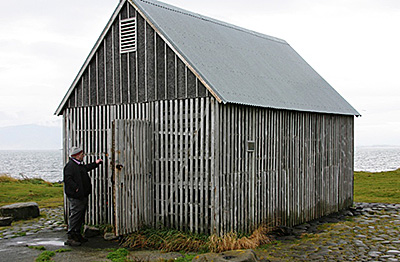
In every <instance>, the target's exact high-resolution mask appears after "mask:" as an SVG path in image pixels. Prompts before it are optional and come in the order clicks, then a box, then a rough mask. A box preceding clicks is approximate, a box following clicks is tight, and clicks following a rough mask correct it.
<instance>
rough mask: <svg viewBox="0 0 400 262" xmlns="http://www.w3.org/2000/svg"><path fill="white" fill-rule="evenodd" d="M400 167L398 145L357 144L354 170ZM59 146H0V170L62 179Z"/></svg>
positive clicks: (29, 176)
mask: <svg viewBox="0 0 400 262" xmlns="http://www.w3.org/2000/svg"><path fill="white" fill-rule="evenodd" d="M398 168H400V146H373V147H356V148H355V153H354V170H355V171H368V172H381V171H389V170H396V169H398ZM62 169H63V163H62V150H0V174H7V175H9V176H11V177H15V178H20V179H22V178H42V179H44V180H46V181H49V182H60V181H62V179H63V178H62Z"/></svg>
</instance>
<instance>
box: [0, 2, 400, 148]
mask: <svg viewBox="0 0 400 262" xmlns="http://www.w3.org/2000/svg"><path fill="white" fill-rule="evenodd" d="M165 2H167V3H169V4H172V5H176V6H178V7H181V8H184V9H188V10H190V11H193V12H196V13H200V14H203V15H207V16H210V17H213V18H216V19H219V20H222V21H226V22H229V23H232V24H235V25H238V26H242V27H245V28H247V29H250V30H254V31H257V32H260V33H264V34H267V35H271V36H274V37H278V38H281V39H284V40H286V41H287V42H288V43H289V44H290V45H291V46H292V47H293V48H294V49H295V50H296V51H297V52H298V53H299V54H300V55H301V56H302V57H303V58H304V59H305V60H306V61H307V62H308V63H309V64H310V65H311V66H312V67H313V68H314V69H315V70H316V71H317V72H318V73H319V74H320V75H321V76H322V77H323V78H325V79H326V80H327V81H328V82H329V83H330V84H331V85H332V86H333V87H334V88H335V89H336V90H337V91H338V92H339V93H340V94H341V95H342V96H343V97H344V98H345V99H346V100H347V101H348V102H349V103H350V104H352V105H353V107H355V108H356V109H357V110H358V111H359V112H360V113H361V114H362V117H361V118H357V119H355V123H356V130H355V132H356V133H355V136H356V145H382V144H386V145H400V137H399V134H400V117H399V116H400V81H399V80H398V78H399V77H398V75H399V71H400V70H399V69H400V66H399V61H400V52H399V46H400V34H399V33H398V26H399V25H400V1H398V0H352V1H348V0H335V1H321V0H285V1H282V0H280V1H277V0H273V1H268V0H247V1H244V0H230V1H225V0H223V1H221V0H219V1H215V0H165ZM118 3H119V1H117V0H115V1H113V0H107V1H105V0H103V1H99V0H85V1H78V0H70V1H60V0H46V1H45V0H35V1H32V0H30V1H28V0H20V1H1V2H0V88H1V94H0V127H2V126H10V125H20V124H41V125H51V126H60V125H61V117H56V116H54V115H53V114H54V111H55V110H56V108H57V106H58V105H59V103H60V102H61V100H62V98H63V96H64V95H65V93H66V92H67V90H68V88H69V87H70V85H71V83H72V81H73V79H74V78H75V76H76V74H77V73H78V71H79V69H80V67H81V66H82V64H83V62H84V60H85V59H86V57H87V56H88V54H89V52H90V50H91V49H92V47H93V45H94V44H95V42H96V40H97V38H98V37H99V35H100V33H101V31H102V30H103V28H104V27H105V25H106V23H107V21H108V20H109V18H110V17H111V14H112V13H113V11H114V9H115V8H116V6H117V5H118Z"/></svg>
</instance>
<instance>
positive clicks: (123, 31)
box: [119, 18, 136, 53]
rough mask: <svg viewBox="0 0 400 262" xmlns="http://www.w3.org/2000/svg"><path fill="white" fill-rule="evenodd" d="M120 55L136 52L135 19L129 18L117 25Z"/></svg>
mask: <svg viewBox="0 0 400 262" xmlns="http://www.w3.org/2000/svg"><path fill="white" fill-rule="evenodd" d="M119 36H120V39H119V40H120V47H121V53H128V52H135V51H136V19H135V18H129V19H124V20H121V21H120V23H119Z"/></svg>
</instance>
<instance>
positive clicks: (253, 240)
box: [208, 225, 272, 253]
mask: <svg viewBox="0 0 400 262" xmlns="http://www.w3.org/2000/svg"><path fill="white" fill-rule="evenodd" d="M271 230H272V228H270V227H268V226H267V225H262V226H260V227H258V228H257V229H256V230H254V231H253V233H252V234H251V235H250V236H248V237H247V236H242V237H240V236H239V235H238V234H237V233H235V232H230V233H228V234H226V235H223V236H222V237H218V236H216V235H211V236H210V238H209V243H208V247H209V250H210V251H211V252H215V253H220V252H224V251H228V250H236V249H254V248H257V247H259V246H261V245H264V244H267V243H269V242H271V239H270V238H269V236H268V233H269V232H271Z"/></svg>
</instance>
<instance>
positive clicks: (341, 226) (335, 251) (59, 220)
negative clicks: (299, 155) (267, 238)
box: [0, 203, 400, 261]
mask: <svg viewBox="0 0 400 262" xmlns="http://www.w3.org/2000/svg"><path fill="white" fill-rule="evenodd" d="M354 206H355V207H354V208H351V209H350V210H346V211H344V212H342V213H340V214H333V215H330V216H327V217H323V218H320V219H317V220H315V221H312V222H309V223H306V224H302V225H299V226H296V227H294V228H286V227H282V228H280V232H281V234H279V235H276V236H275V241H273V242H272V243H271V244H268V245H266V246H263V247H261V248H259V249H257V250H256V253H257V255H258V257H259V258H263V259H264V260H265V261H267V260H270V261H400V204H368V203H355V204H354ZM41 214H43V217H41V218H38V219H34V220H29V221H20V222H13V224H12V226H11V227H0V240H2V241H7V239H14V238H18V237H23V236H30V235H34V234H39V233H46V232H49V233H50V232H60V233H62V235H63V236H64V234H65V225H64V224H63V209H62V208H61V207H60V208H55V209H41ZM0 243H1V241H0ZM131 253H132V252H131Z"/></svg>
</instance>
